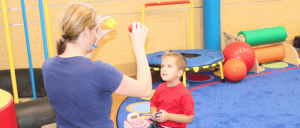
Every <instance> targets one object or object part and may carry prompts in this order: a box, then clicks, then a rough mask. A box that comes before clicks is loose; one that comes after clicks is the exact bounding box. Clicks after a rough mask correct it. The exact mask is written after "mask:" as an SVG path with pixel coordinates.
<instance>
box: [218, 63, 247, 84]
mask: <svg viewBox="0 0 300 128" xmlns="http://www.w3.org/2000/svg"><path fill="white" fill-rule="evenodd" d="M223 70H224V76H225V78H226V79H227V80H229V81H231V82H239V81H241V80H242V79H244V77H245V76H246V74H247V66H246V64H245V63H244V62H243V61H242V60H240V59H238V58H232V59H229V60H228V61H227V62H226V63H225V65H224V69H223Z"/></svg>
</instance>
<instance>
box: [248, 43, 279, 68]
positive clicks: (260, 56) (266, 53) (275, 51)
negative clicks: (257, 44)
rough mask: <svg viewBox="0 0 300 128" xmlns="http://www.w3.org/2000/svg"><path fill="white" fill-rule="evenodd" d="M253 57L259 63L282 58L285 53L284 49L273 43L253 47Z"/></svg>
mask: <svg viewBox="0 0 300 128" xmlns="http://www.w3.org/2000/svg"><path fill="white" fill-rule="evenodd" d="M254 53H255V57H256V59H257V61H258V63H259V64H261V63H267V62H271V61H278V60H282V59H283V58H284V55H285V50H284V48H283V46H281V45H274V46H269V47H263V48H256V49H254Z"/></svg>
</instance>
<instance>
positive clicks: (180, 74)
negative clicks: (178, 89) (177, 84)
mask: <svg viewBox="0 0 300 128" xmlns="http://www.w3.org/2000/svg"><path fill="white" fill-rule="evenodd" d="M177 75H178V76H179V77H181V76H182V75H183V70H182V69H180V70H179V71H178V74H177Z"/></svg>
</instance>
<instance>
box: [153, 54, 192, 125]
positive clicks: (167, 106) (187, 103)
mask: <svg viewBox="0 0 300 128" xmlns="http://www.w3.org/2000/svg"><path fill="white" fill-rule="evenodd" d="M185 70H186V60H185V58H184V57H183V56H182V55H181V54H180V53H177V52H172V51H171V50H170V51H168V52H165V53H164V55H163V56H162V63H161V70H160V75H161V78H162V79H163V80H164V81H166V82H164V83H162V84H160V85H159V86H158V87H157V89H156V91H155V93H154V94H153V96H152V98H151V100H150V112H151V117H152V120H153V121H154V122H153V123H152V125H151V126H150V127H149V128H156V127H161V128H184V127H186V125H187V123H190V122H192V121H193V120H194V100H193V97H192V94H191V93H190V92H189V90H188V89H187V88H186V87H185V86H184V85H183V83H182V82H181V81H180V78H181V76H182V75H183V73H184V71H185ZM157 112H162V113H161V114H157V115H156V116H157V118H155V114H156V113H157ZM157 124H158V125H159V126H157ZM155 125H156V126H155Z"/></svg>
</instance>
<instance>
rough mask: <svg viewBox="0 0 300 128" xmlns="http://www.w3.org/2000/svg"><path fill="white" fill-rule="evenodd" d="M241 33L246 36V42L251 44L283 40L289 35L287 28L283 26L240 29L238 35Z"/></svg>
mask: <svg viewBox="0 0 300 128" xmlns="http://www.w3.org/2000/svg"><path fill="white" fill-rule="evenodd" d="M240 34H243V35H244V36H245V41H246V43H248V44H249V45H251V46H255V45H262V44H269V43H276V42H282V41H285V39H286V37H287V32H286V29H285V28H284V27H283V26H279V27H272V28H264V29H256V30H249V31H240V32H239V33H238V36H239V35H240Z"/></svg>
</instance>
